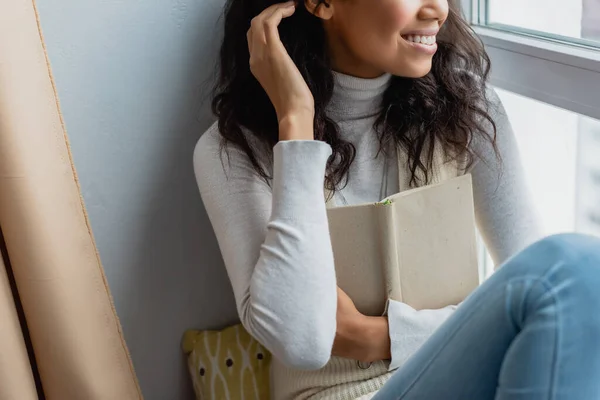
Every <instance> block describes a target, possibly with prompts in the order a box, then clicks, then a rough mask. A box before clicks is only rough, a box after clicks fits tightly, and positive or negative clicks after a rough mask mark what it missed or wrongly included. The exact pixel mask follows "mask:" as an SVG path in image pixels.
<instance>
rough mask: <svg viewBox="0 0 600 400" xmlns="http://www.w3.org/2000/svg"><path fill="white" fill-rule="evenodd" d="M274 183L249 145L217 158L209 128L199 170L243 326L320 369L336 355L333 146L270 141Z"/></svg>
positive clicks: (216, 138) (293, 360)
mask: <svg viewBox="0 0 600 400" xmlns="http://www.w3.org/2000/svg"><path fill="white" fill-rule="evenodd" d="M273 152H274V153H273V156H274V162H273V182H272V189H271V187H269V186H268V185H267V183H266V182H265V181H264V180H262V178H260V177H259V176H258V174H256V173H255V171H254V169H253V167H252V165H251V163H250V161H249V159H248V157H247V156H246V154H245V153H244V152H242V151H240V150H238V149H236V148H233V146H231V147H230V148H229V149H228V154H227V153H224V154H223V157H222V159H221V153H220V135H219V133H218V131H217V129H216V127H213V128H211V130H209V131H208V132H207V133H206V134H205V135H203V137H202V138H201V139H200V141H199V142H198V145H197V146H196V149H195V152H194V170H195V174H196V179H197V182H198V186H199V189H200V194H201V197H202V200H203V202H204V205H205V208H206V211H207V213H208V216H209V219H210V221H211V224H212V226H213V229H214V231H215V234H216V237H217V241H218V243H219V247H220V249H221V253H222V256H223V259H224V262H225V267H226V269H227V273H228V276H229V279H230V281H231V284H232V286H233V291H234V294H235V298H236V304H237V309H238V313H239V316H240V319H241V321H242V323H243V325H244V327H245V328H246V329H247V330H248V331H249V332H250V333H251V334H252V335H253V336H254V337H255V338H256V339H257V340H258V341H259V342H261V343H262V344H263V345H264V346H265V347H266V348H267V349H269V351H271V353H273V355H274V356H275V357H276V358H277V359H278V360H280V361H281V362H282V363H284V364H286V365H288V366H290V367H292V368H297V369H319V368H321V367H323V366H324V365H325V364H326V363H327V362H328V361H329V358H330V357H331V349H332V345H333V340H334V337H335V330H336V307H337V292H336V280H335V269H334V264H333V253H332V250H331V241H330V238H329V227H328V222H327V214H326V207H325V201H324V196H323V181H324V176H325V166H326V162H327V160H328V158H329V156H330V155H331V148H330V146H329V145H328V144H326V143H323V142H319V141H286V142H280V143H278V144H277V145H276V146H275V147H274V149H273Z"/></svg>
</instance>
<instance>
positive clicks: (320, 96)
mask: <svg viewBox="0 0 600 400" xmlns="http://www.w3.org/2000/svg"><path fill="white" fill-rule="evenodd" d="M276 2H278V1H277V0H228V1H227V4H226V6H225V10H224V12H225V29H224V37H223V43H222V46H221V51H220V66H219V70H218V71H217V74H218V79H217V82H216V84H215V87H214V90H213V101H212V110H213V113H214V114H215V115H216V116H217V118H218V126H219V131H220V134H221V137H222V146H221V148H222V149H223V148H226V147H227V145H228V144H233V145H235V146H238V147H239V148H240V149H241V150H243V151H244V152H245V153H246V154H247V156H248V158H249V159H250V161H251V163H252V165H253V166H254V168H255V170H256V172H257V173H258V174H259V175H260V176H261V177H262V178H264V179H265V180H267V181H268V180H270V179H271V177H270V176H269V173H268V171H267V170H266V168H265V167H264V163H263V162H262V161H264V160H262V159H261V156H260V155H259V152H258V149H257V145H256V143H257V141H256V140H251V139H252V138H249V137H248V134H250V135H252V136H254V138H255V139H258V143H262V144H264V145H267V147H268V148H269V149H272V147H273V146H274V145H275V144H276V143H277V142H278V138H279V133H278V122H277V116H276V114H275V109H274V107H273V105H272V104H271V102H270V100H269V98H268V97H267V94H266V93H265V91H264V90H263V89H262V87H261V86H260V84H259V83H258V81H257V80H256V79H255V78H254V76H253V75H252V73H251V72H250V66H249V57H250V56H249V52H248V44H247V41H246V40H247V39H246V32H247V30H248V29H249V27H250V23H251V20H252V18H254V17H255V16H256V15H258V14H260V13H261V12H262V11H263V10H264V9H265V8H267V7H269V6H271V5H272V4H274V3H276ZM321 2H322V1H321ZM450 3H451V4H450V11H449V15H448V19H447V21H446V22H445V24H444V25H443V26H442V29H441V30H440V32H439V34H438V39H437V42H438V51H437V53H436V54H435V56H434V58H433V65H432V69H431V71H430V73H429V74H427V75H426V76H425V77H422V78H418V79H413V78H404V77H399V76H394V77H392V80H391V83H390V86H389V87H388V88H387V90H386V92H385V93H384V96H383V101H382V103H383V104H382V105H381V106H382V107H381V113H380V114H379V117H378V118H377V120H376V122H375V126H374V128H375V131H376V132H377V135H378V138H379V141H380V143H381V149H384V148H385V146H384V145H387V144H390V143H395V144H396V145H397V146H399V147H400V148H402V149H403V150H404V151H406V153H407V154H408V163H409V167H410V171H411V179H410V184H411V185H420V184H426V183H428V182H429V180H430V179H431V173H430V172H431V168H432V163H433V154H434V145H435V142H436V141H437V142H438V143H440V144H441V145H442V148H443V152H444V154H445V156H446V159H447V160H458V159H461V160H463V161H465V160H466V163H465V164H464V165H465V168H468V167H469V166H471V165H472V163H473V158H474V155H475V153H474V151H473V149H471V146H470V144H471V142H472V140H473V137H474V136H475V135H481V136H483V137H484V138H485V139H486V140H489V141H490V142H491V144H492V145H493V147H494V149H495V150H496V154H497V156H498V157H499V154H498V151H497V147H496V124H495V123H494V120H493V119H492V117H491V115H490V113H489V107H490V102H489V100H488V99H487V97H486V82H487V78H488V74H489V71H490V60H489V57H488V56H487V54H486V52H485V50H484V48H483V45H482V43H481V41H480V40H479V39H478V38H477V37H476V35H475V34H474V32H473V30H472V29H471V28H470V26H469V25H468V24H467V23H466V22H465V21H464V19H463V18H462V17H461V15H460V12H459V8H458V6H457V5H456V4H455V3H453V2H452V1H451V2H450ZM279 30H280V36H281V40H282V42H283V44H284V45H285V47H286V49H287V51H288V53H289V54H290V56H291V58H292V60H293V61H294V63H295V64H296V66H297V67H298V69H299V70H300V73H301V74H302V76H303V77H304V79H305V80H306V83H307V84H308V87H309V88H310V90H311V92H312V94H313V97H314V100H315V118H314V135H315V139H316V140H322V141H325V142H327V143H329V144H330V145H331V148H332V150H333V154H332V157H330V159H329V161H328V164H327V173H326V179H325V186H326V187H327V188H328V189H329V190H331V191H335V190H339V189H340V188H342V187H343V186H344V185H345V184H346V183H347V176H348V171H349V168H350V165H351V164H352V162H353V160H354V157H355V153H356V149H355V148H354V146H353V145H352V144H351V143H349V142H348V141H346V140H344V139H343V136H342V135H340V132H339V128H338V126H337V124H336V123H335V122H334V121H333V120H332V119H331V118H330V117H329V116H328V115H327V105H328V103H329V102H330V100H331V98H332V94H333V89H334V75H333V73H332V71H331V64H330V58H329V54H328V48H327V40H326V34H325V30H324V27H323V24H322V21H321V20H320V19H318V18H317V17H316V16H314V15H313V14H311V13H310V12H309V11H308V10H307V9H306V8H305V7H304V5H303V2H300V4H299V5H298V7H297V10H296V13H295V14H294V15H293V16H292V17H290V18H287V19H285V20H284V21H282V23H281V25H280V29H279ZM418 170H420V171H421V172H422V174H417V173H416V172H417V171H418ZM419 176H421V178H419ZM423 180H424V181H423Z"/></svg>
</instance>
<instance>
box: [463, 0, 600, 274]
mask: <svg viewBox="0 0 600 400" xmlns="http://www.w3.org/2000/svg"><path fill="white" fill-rule="evenodd" d="M461 5H462V7H463V11H464V13H465V14H466V17H467V18H468V19H469V20H470V22H471V23H472V25H473V27H474V30H475V32H476V33H477V34H478V35H479V36H480V38H481V39H482V41H483V43H484V44H485V46H486V50H487V52H488V54H489V56H490V58H491V60H492V71H491V76H490V81H491V84H492V85H493V86H495V88H496V89H497V91H498V93H499V95H500V98H501V99H502V101H503V103H504V106H505V108H506V110H507V113H508V116H509V118H510V120H511V123H512V125H513V128H514V130H515V134H516V137H517V141H518V143H519V148H520V151H521V155H522V160H523V164H524V167H525V170H526V178H527V180H528V182H529V187H530V190H531V193H532V196H533V199H534V202H535V203H536V206H537V208H538V212H539V214H540V216H541V218H542V223H543V225H544V228H545V230H546V232H548V233H557V232H572V231H576V232H584V233H589V234H593V235H598V236H600V0H461ZM481 259H482V261H484V262H483V267H482V268H483V272H484V273H485V274H486V275H488V274H489V273H490V272H491V271H492V269H493V265H492V263H491V260H490V258H489V255H487V254H486V252H485V248H483V246H482V249H481Z"/></svg>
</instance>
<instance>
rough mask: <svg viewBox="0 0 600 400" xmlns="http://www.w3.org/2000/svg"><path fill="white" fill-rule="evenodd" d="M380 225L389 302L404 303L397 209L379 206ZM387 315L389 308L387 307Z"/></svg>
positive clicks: (380, 241)
mask: <svg viewBox="0 0 600 400" xmlns="http://www.w3.org/2000/svg"><path fill="white" fill-rule="evenodd" d="M377 218H378V225H379V235H380V236H379V246H380V251H381V260H382V262H383V265H382V266H381V267H382V268H383V277H384V286H385V292H386V295H387V299H386V304H387V300H396V301H402V286H401V284H400V265H399V261H398V249H397V245H396V243H397V241H396V217H395V208H394V207H392V205H391V204H385V205H384V204H381V205H378V206H377ZM385 311H386V313H387V307H386V310H385Z"/></svg>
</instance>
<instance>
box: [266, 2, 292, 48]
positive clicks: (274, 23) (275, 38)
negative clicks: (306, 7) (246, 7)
mask: <svg viewBox="0 0 600 400" xmlns="http://www.w3.org/2000/svg"><path fill="white" fill-rule="evenodd" d="M285 4H286V5H285V6H282V7H277V8H276V9H275V10H273V12H272V13H271V15H270V16H268V17H267V18H266V19H265V20H264V22H263V27H264V29H265V37H266V39H267V43H278V42H279V41H280V40H281V39H280V38H279V29H278V27H279V24H280V23H281V20H283V19H284V18H287V17H290V16H292V15H293V14H294V12H295V11H296V6H295V4H294V2H293V1H292V2H289V3H285Z"/></svg>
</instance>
